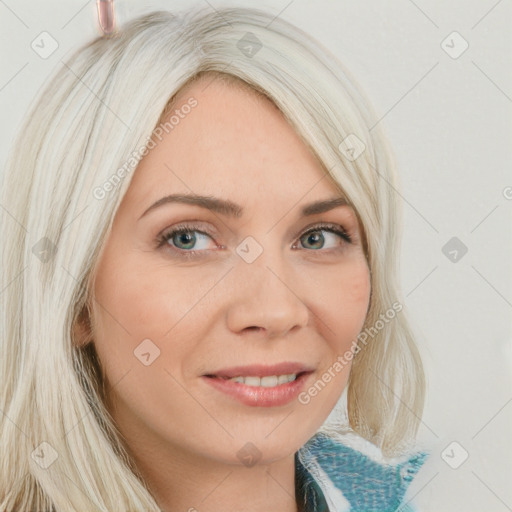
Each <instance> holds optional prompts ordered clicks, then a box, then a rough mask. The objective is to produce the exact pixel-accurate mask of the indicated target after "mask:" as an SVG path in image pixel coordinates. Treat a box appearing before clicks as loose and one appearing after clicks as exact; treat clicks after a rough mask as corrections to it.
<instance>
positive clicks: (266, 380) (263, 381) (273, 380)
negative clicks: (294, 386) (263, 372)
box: [228, 373, 297, 388]
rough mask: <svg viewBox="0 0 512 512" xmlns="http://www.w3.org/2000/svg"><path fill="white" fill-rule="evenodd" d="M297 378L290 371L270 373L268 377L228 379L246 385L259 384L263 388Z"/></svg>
mask: <svg viewBox="0 0 512 512" xmlns="http://www.w3.org/2000/svg"><path fill="white" fill-rule="evenodd" d="M296 378H297V374H295V373H290V374H287V375H279V376H277V375H272V376H269V377H261V378H260V377H233V378H231V379H228V380H232V381H233V382H238V383H240V384H245V385H246V386H261V387H264V388H273V387H274V386H279V385H281V384H286V383H287V382H292V381H294V380H295V379H296Z"/></svg>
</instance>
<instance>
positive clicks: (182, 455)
mask: <svg viewBox="0 0 512 512" xmlns="http://www.w3.org/2000/svg"><path fill="white" fill-rule="evenodd" d="M191 96H193V97H194V98H196V99H197V101H198V104H197V106H196V107H195V108H194V109H192V110H191V112H190V113H189V114H188V115H187V116H185V117H184V118H183V119H180V122H179V124H177V125H176V126H175V127H174V129H172V131H170V132H169V133H168V134H166V133H165V132H164V136H163V138H162V141H161V142H158V145H157V146H156V147H154V148H153V149H152V150H151V151H150V152H149V153H148V154H147V155H146V156H145V157H144V158H143V159H142V161H141V162H140V164H139V166H138V168H137V169H136V171H135V173H134V176H133V179H132V182H131V183H130V186H129V189H128V191H127V193H126V195H125V196H124V198H123V200H122V202H121V205H120V207H119V209H118V211H117V212H116V216H115V220H114V225H113V229H112V231H111V233H110V234H109V238H108V239H107V241H106V245H105V247H104V250H103V251H102V253H101V255H100V259H99V261H98V266H97V268H96V274H95V278H94V296H95V299H96V300H95V301H93V303H92V304H91V307H92V325H93V334H92V338H93V343H94V344H95V347H96V351H97V353H98V357H99V359H100V363H101V366H102V371H103V372H104V375H105V379H106V381H107V382H108V386H109V388H111V389H110V392H109V395H108V408H109V410H110V412H111V414H112V416H113V418H114V420H115V421H116V423H117V425H118V428H119V430H120V431H121V433H122V435H123V438H124V441H125V443H126V445H127V447H128V449H129V451H130V452H131V453H132V455H133V457H134V459H135V461H136V463H137V466H138V467H139V468H140V471H141V473H142V474H143V476H144V478H145V479H146V481H147V482H148V485H149V488H150V489H151V492H152V494H153V495H154V496H155V498H156V499H157V502H158V503H159V505H160V506H161V507H162V510H165V511H167V512H174V511H178V510H183V511H193V510H197V511H199V512H214V511H221V510H222V511H226V510H237V511H266V512H267V511H268V510H270V509H272V510H279V511H281V512H292V511H296V510H297V504H296V502H295V481H294V453H295V452H296V451H297V450H298V449H299V448H300V447H301V446H302V445H303V444H304V443H305V442H306V441H307V440H308V439H309V438H310V437H311V436H313V435H314V433H315V432H316V431H317V429H318V428H319V427H320V426H321V425H322V423H323V422H324V421H325V419H326V418H327V416H328V415H329V413H330V412H331V410H332V408H333V407H334V406H335V404H336V402H337V400H338V399H339V397H340V395H341V394H342V392H343V389H344V388H345V385H346V382H347V379H348V375H349V371H350V365H348V366H345V367H344V368H343V370H342V371H340V372H338V373H336V377H335V378H334V379H332V380H331V381H330V382H329V383H328V384H327V385H326V386H325V388H324V389H323V390H322V391H321V392H320V393H318V395H317V396H316V397H314V398H312V399H311V401H310V402H309V403H308V404H307V405H304V404H302V403H300V402H299V401H298V400H293V401H292V402H291V403H289V404H287V405H284V406H278V407H253V406H248V405H244V404H242V403H240V402H238V401H236V400H235V399H233V398H231V397H229V396H227V395H225V394H223V393H221V392H219V391H218V390H216V389H214V388H212V387H211V386H210V385H208V384H207V383H205V381H204V378H203V377H202V376H203V375H205V374H208V373H213V372H214V371H215V370H219V369H222V368H226V367H230V366H237V365H247V364H253V363H260V364H275V363H280V362H283V361H293V362H301V363H305V364H307V365H310V366H313V367H314V368H315V371H314V373H313V375H311V376H310V377H309V379H308V381H307V385H306V387H305V388H304V389H307V388H308V387H309V386H311V385H312V384H313V383H314V382H315V381H317V380H318V379H320V378H321V377H322V374H323V373H324V372H325V371H326V370H327V369H328V368H329V367H331V366H332V364H333V363H334V361H336V358H337V357H338V356H340V355H342V354H344V353H345V351H346V350H348V349H350V345H351V342H352V341H353V340H354V339H355V338H356V337H357V334H358V333H359V332H360V330H361V328H362V326H363V322H364V319H365V316H366V313H367V309H368V305H369V297H370V275H369V269H368V265H367V262H366V258H365V254H364V250H363V245H362V236H363V235H362V231H361V227H360V225H359V223H358V220H357V217H356V215H355V213H354V211H353V210H352V209H351V208H350V207H349V206H342V207H337V208H335V209H333V210H331V211H328V212H325V213H321V214H315V215H311V216H308V217H302V216H301V215H300V209H301V207H302V206H303V205H305V204H308V203H310V202H313V201H316V200H320V199H327V198H332V197H339V195H340V194H339V191H338V189H337V188H336V186H335V185H334V183H333V182H332V181H331V180H330V178H326V176H325V173H324V171H323V170H322V166H321V165H320V164H319V162H318V161H317V159H316V158H315V157H314V156H313V154H312V153H311V152H310V151H309V149H308V148H307V147H306V146H305V144H304V143H303V142H302V141H301V139H300V138H299V137H298V136H297V135H296V133H295V132H294V131H293V129H292V128H291V127H290V125H289V124H288V123H287V122H286V121H285V119H284V117H283V116H282V114H281V113H280V112H279V110H278V109H277V108H276V107H275V105H274V104H273V103H271V102H270V101H269V100H267V99H265V98H263V97H262V96H259V95H257V94H256V93H255V92H254V91H252V90H251V89H245V88H243V87H240V86H238V85H233V84H230V83H226V82H223V81H221V80H218V79H217V80H212V79H211V78H209V79H206V78H205V77H203V78H202V79H200V80H199V81H197V82H194V83H192V84H191V85H189V86H188V87H187V88H185V89H183V90H182V91H181V92H180V94H179V95H178V97H177V98H176V102H175V105H176V108H179V107H180V105H183V104H185V103H186V102H187V100H188V99H189V98H190V97H191ZM171 193H172V194H176V193H182V194H189V193H196V194H202V195H212V196H215V197H220V198H223V199H227V200H231V201H232V202H235V203H237V204H239V205H240V206H241V207H243V209H244V212H243V214H242V215H241V216H240V217H238V218H234V217H233V218H232V217H228V216H226V215H223V214H221V213H219V212H211V211H208V210H206V209H204V208H201V207H199V206H196V205H190V204H177V203H176V204H171V203H169V204H166V205H163V206H160V207H158V208H155V209H153V210H151V211H150V212H148V213H147V214H146V215H144V216H143V217H142V218H140V219H139V217H141V215H142V214H143V212H144V211H145V210H146V209H147V208H149V206H151V205H152V204H153V203H154V202H155V201H157V200H158V199H160V198H162V197H164V196H166V195H168V194H171ZM186 221H187V222H191V221H195V222H194V223H195V224H199V229H201V230H205V231H207V232H208V233H209V234H210V235H209V236H205V235H201V234H200V233H197V232H196V231H194V229H197V228H196V227H194V228H190V229H191V232H189V233H188V236H189V238H188V239H187V238H186V236H185V238H184V237H183V235H181V236H174V237H173V238H171V239H170V240H168V241H166V242H164V245H162V246H161V247H160V248H157V242H156V239H157V237H158V235H159V234H160V233H162V232H164V231H169V230H170V228H172V227H173V226H176V225H177V224H179V223H183V222H186ZM319 222H329V223H335V224H338V225H341V226H342V227H343V228H344V229H345V231H346V232H347V233H348V234H349V236H350V237H351V238H352V242H351V243H349V242H346V241H345V240H344V239H343V238H341V237H340V236H339V235H337V234H335V233H331V232H329V231H325V230H321V229H320V230H317V231H315V233H312V234H309V235H305V236H304V235H303V233H304V232H305V231H306V230H307V228H309V227H312V226H313V225H315V224H317V223H319ZM194 235H195V236H196V241H195V245H194V241H193V237H194ZM315 235H316V238H315ZM248 236H251V237H253V238H254V239H255V240H256V241H257V242H258V244H259V245H260V246H261V247H262V248H263V252H262V254H261V255H260V256H259V257H258V258H257V259H256V260H255V261H254V262H252V263H247V262H246V261H244V259H242V258H241V257H240V256H239V255H238V254H237V252H236V248H237V246H239V244H240V243H241V242H242V241H243V240H244V239H245V238H246V237H248ZM173 248H174V251H173ZM190 250H197V251H198V252H199V253H200V254H199V255H198V256H195V257H193V258H191V259H188V260H187V259H185V257H184V256H183V254H184V253H185V252H186V251H189V252H190ZM207 250H208V251H207ZM180 251H181V252H180ZM180 254H181V256H180ZM99 305H101V307H100V306H99ZM145 339H150V340H151V341H152V343H154V344H155V345H156V346H158V348H159V349H160V355H159V357H157V358H156V359H155V360H154V361H153V362H152V363H151V364H150V365H148V366H146V365H144V364H142V363H141V362H140V360H139V359H137V358H136V357H135V356H134V350H136V349H137V347H138V346H139V345H140V343H141V342H142V340H145ZM248 442H250V443H252V444H253V445H254V446H255V447H256V448H257V450H258V452H259V455H258V456H259V459H258V462H257V463H256V464H255V465H253V466H250V467H249V466H247V465H244V464H243V463H242V461H241V460H240V459H239V457H238V456H237V452H238V451H239V450H240V449H241V448H242V447H243V446H244V445H246V443H248Z"/></svg>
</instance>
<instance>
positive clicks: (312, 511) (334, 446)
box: [295, 433, 428, 512]
mask: <svg viewBox="0 0 512 512" xmlns="http://www.w3.org/2000/svg"><path fill="white" fill-rule="evenodd" d="M299 451H300V452H301V457H302V458H303V460H304V461H305V465H304V464H303V463H302V462H301V460H300V458H299V454H298V453H296V454H295V470H296V472H295V475H296V500H297V503H298V504H299V507H301V508H299V510H300V512H339V511H338V510H330V509H329V506H328V502H327V500H326V496H325V494H324V492H323V491H322V485H321V483H320V482H319V481H318V479H317V478H316V477H315V476H314V475H313V473H315V471H311V470H312V468H314V466H315V465H317V467H318V466H319V467H320V468H321V469H322V471H323V472H324V473H325V475H326V476H327V478H328V479H329V481H330V483H331V484H332V486H333V487H334V488H336V489H338V490H339V491H341V494H342V495H343V498H345V500H344V501H346V502H347V506H346V507H345V508H343V512H345V511H350V512H415V511H416V509H415V508H414V507H413V506H412V505H411V504H408V503H406V502H404V495H405V492H406V490H407V487H408V486H409V484H410V483H411V481H412V479H413V478H414V476H415V475H416V473H417V472H418V471H419V469H420V468H421V466H422V464H423V463H424V462H425V460H426V458H427V457H428V453H427V452H423V451H419V452H416V453H414V454H412V455H409V456H408V457H406V458H405V459H404V460H403V461H402V462H400V463H397V464H394V465H393V464H388V463H385V462H378V461H376V460H373V459H372V458H370V457H369V456H368V455H366V454H364V453H362V452H361V451H359V450H356V449H354V448H352V447H350V446H347V445H345V444H343V442H340V441H338V440H337V439H334V438H332V437H331V436H328V435H326V434H324V433H318V434H316V435H315V436H313V437H312V438H311V439H310V440H309V441H308V442H307V443H306V444H305V445H304V447H302V448H301V450H299ZM306 466H307V467H306Z"/></svg>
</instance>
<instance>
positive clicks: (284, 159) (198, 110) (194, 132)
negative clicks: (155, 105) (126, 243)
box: [125, 76, 339, 203]
mask: <svg viewBox="0 0 512 512" xmlns="http://www.w3.org/2000/svg"><path fill="white" fill-rule="evenodd" d="M194 100H195V102H197V103H196V104H195V106H194V107H192V108H188V107H185V108H184V106H186V105H191V104H194ZM171 116H173V119H172V121H173V123H172V125H168V129H167V131H165V130H164V131H163V133H162V134H161V139H162V140H158V139H157V138H155V137H153V140H154V141H155V142H156V146H155V147H154V148H153V149H151V150H150V151H149V153H148V154H147V155H146V156H145V157H144V158H143V159H142V160H141V162H140V164H139V165H138V167H137V169H136V171H135V174H134V176H133V179H132V182H131V184H130V187H129V190H128V192H127V194H126V197H125V200H126V201H129V202H137V203H138V202H140V201H145V202H147V201H150V200H152V199H157V198H158V197H157V196H161V195H164V193H176V192H183V193H190V192H194V193H197V194H212V193H215V194H216V195H222V196H223V197H225V198H230V199H233V200H235V201H236V202H238V203H243V202H244V201H247V202H252V201H253V200H255V198H259V199H260V200H261V199H264V200H271V201H272V202H283V201H284V202H285V203H288V202H289V201H290V200H292V199H293V200H294V201H297V200H298V199H299V198H301V197H302V196H304V195H306V194H307V199H309V200H314V199H315V198H324V197H325V196H326V195H329V196H332V195H333V194H335V195H339V190H338V189H337V187H336V185H335V184H334V183H333V181H332V179H330V178H329V177H328V176H327V175H326V173H325V171H324V170H323V167H322V165H321V164H320V162H319V161H318V160H317V158H316V157H315V156H314V155H313V153H312V152H311V151H310V150H309V148H308V147H307V146H306V144H305V143H304V142H303V141H302V140H301V138H300V137H299V136H298V135H297V133H296V132H295V131H294V130H293V128H292V127H291V126H290V124H289V123H288V122H287V121H286V119H285V118H284V116H283V114H282V113H281V112H280V111H279V109H278V108H277V107H276V105H275V104H274V103H273V102H271V101H270V100H269V99H267V98H265V97H264V96H262V95H261V94H258V93H257V92H255V91H254V90H252V89H250V88H249V87H247V86H240V85H239V84H236V83H235V84H233V83H229V82H225V81H221V80H219V79H215V78H213V79H212V77H209V76H204V77H201V79H199V80H197V81H195V82H193V83H192V84H190V85H188V86H187V87H185V88H184V89H182V90H181V91H180V92H179V93H178V95H177V96H176V98H175V100H174V102H173V106H172V108H171V109H170V111H169V112H168V113H167V114H166V115H165V117H164V118H163V119H162V122H163V123H165V122H166V121H169V120H170V118H171ZM170 126H172V128H169V127H170Z"/></svg>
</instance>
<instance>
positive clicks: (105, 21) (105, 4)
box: [97, 0, 116, 36]
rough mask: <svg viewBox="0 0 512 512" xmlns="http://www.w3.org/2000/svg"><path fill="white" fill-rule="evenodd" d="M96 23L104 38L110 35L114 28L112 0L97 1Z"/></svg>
mask: <svg viewBox="0 0 512 512" xmlns="http://www.w3.org/2000/svg"><path fill="white" fill-rule="evenodd" d="M97 5H98V21H99V23H100V28H101V30H102V32H103V34H105V35H106V36H109V35H111V34H112V33H113V32H114V31H115V28H116V20H115V14H114V0H98V2H97Z"/></svg>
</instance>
